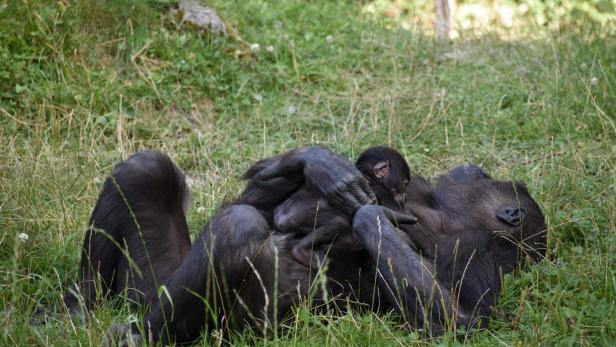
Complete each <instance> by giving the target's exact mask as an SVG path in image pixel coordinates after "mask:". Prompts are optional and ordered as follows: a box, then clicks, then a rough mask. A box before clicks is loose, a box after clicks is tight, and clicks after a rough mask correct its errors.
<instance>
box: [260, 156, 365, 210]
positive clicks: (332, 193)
mask: <svg viewBox="0 0 616 347" xmlns="http://www.w3.org/2000/svg"><path fill="white" fill-rule="evenodd" d="M302 174H303V177H304V180H305V182H306V183H308V184H309V185H311V186H313V187H315V188H316V189H318V190H319V191H320V192H321V193H323V195H324V196H325V198H326V199H327V201H328V202H329V203H331V204H332V205H333V206H334V207H336V208H337V209H339V210H341V211H343V212H344V213H347V214H349V215H351V216H352V215H353V214H354V213H355V212H356V211H357V210H358V209H359V208H360V207H362V206H363V205H366V204H370V203H375V202H376V196H375V195H374V193H373V192H372V189H371V188H370V185H369V184H368V182H367V181H366V179H365V178H364V177H363V175H362V174H361V173H360V172H359V170H357V169H356V168H355V166H353V165H352V164H351V163H350V162H349V161H348V160H347V159H346V158H344V157H342V156H340V155H338V154H336V153H334V152H332V151H330V150H329V149H326V148H323V147H309V148H303V149H298V150H294V151H291V152H288V153H286V154H283V155H280V156H278V157H275V158H272V159H271V160H270V161H269V162H268V163H267V165H265V166H264V167H263V168H262V169H261V170H260V171H259V172H258V173H256V174H255V175H254V176H253V177H252V179H253V180H254V181H255V182H267V181H268V180H272V179H276V178H279V177H283V176H284V177H288V176H295V175H302Z"/></svg>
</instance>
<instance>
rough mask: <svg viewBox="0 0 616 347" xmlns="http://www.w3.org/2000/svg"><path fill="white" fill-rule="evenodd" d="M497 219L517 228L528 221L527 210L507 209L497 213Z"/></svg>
mask: <svg viewBox="0 0 616 347" xmlns="http://www.w3.org/2000/svg"><path fill="white" fill-rule="evenodd" d="M496 218H498V219H500V220H501V221H502V222H504V223H507V224H509V225H511V226H513V227H517V226H518V225H520V224H522V223H523V222H524V220H526V209H524V208H506V209H504V210H500V211H498V212H497V213H496Z"/></svg>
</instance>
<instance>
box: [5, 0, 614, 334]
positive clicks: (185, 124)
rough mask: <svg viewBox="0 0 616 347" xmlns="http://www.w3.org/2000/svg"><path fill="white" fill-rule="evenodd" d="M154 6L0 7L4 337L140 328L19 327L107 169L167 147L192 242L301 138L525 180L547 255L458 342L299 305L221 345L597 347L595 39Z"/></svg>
mask: <svg viewBox="0 0 616 347" xmlns="http://www.w3.org/2000/svg"><path fill="white" fill-rule="evenodd" d="M168 3H169V1H164V0H151V1H137V0H131V1H125V2H120V1H86V0H78V1H70V2H69V4H70V5H69V6H68V7H65V6H63V5H61V4H62V2H51V1H39V0H36V1H23V2H22V1H19V2H18V1H9V2H6V1H5V2H0V124H1V128H0V153H1V158H0V198H1V199H0V230H1V233H0V334H1V336H2V340H3V341H4V343H3V344H6V345H20V346H21V345H32V344H35V345H59V346H63V345H66V344H67V343H68V344H70V345H91V344H94V345H96V344H98V342H99V341H100V339H101V338H102V337H103V336H104V334H105V332H106V330H107V328H108V327H109V326H110V324H112V322H124V321H126V320H127V319H131V317H134V316H131V314H133V315H134V314H137V315H138V314H139V312H134V311H132V312H131V310H130V308H129V307H127V305H126V304H123V305H119V307H118V305H109V306H105V307H103V308H101V309H100V310H98V311H96V313H95V314H94V316H93V319H92V320H90V321H89V322H88V323H87V324H79V323H72V322H71V321H70V320H69V319H68V316H67V315H65V314H58V315H57V316H56V317H55V318H54V320H53V322H51V323H50V324H48V325H46V326H38V327H31V326H29V325H28V320H29V318H30V317H31V315H32V313H33V312H34V310H35V309H37V308H39V307H43V306H47V305H51V304H52V303H54V302H57V301H58V300H59V298H60V295H61V293H62V290H63V289H64V288H66V286H68V285H69V284H70V283H72V282H73V281H74V280H75V279H76V272H77V271H76V265H77V262H78V258H79V247H80V244H81V240H82V237H83V232H84V230H85V227H86V222H87V218H88V216H89V213H90V211H91V208H92V207H93V205H94V202H95V200H96V197H97V194H98V191H99V189H100V187H101V183H102V181H103V179H104V178H105V176H106V175H107V174H108V173H109V172H110V170H111V168H112V166H113V165H114V163H116V162H117V161H118V160H120V159H122V158H125V157H126V156H127V155H129V154H130V153H132V152H134V151H136V150H139V149H142V148H155V149H160V150H163V151H165V152H167V153H169V154H170V155H171V156H172V158H173V159H174V160H175V161H176V162H177V163H178V165H179V166H180V167H181V168H182V169H183V170H185V172H186V173H187V174H188V175H189V176H190V177H191V178H193V180H194V183H193V185H192V188H191V191H192V205H191V208H190V211H189V215H188V219H189V226H190V229H191V234H192V235H193V236H194V235H195V234H196V233H197V232H198V231H199V229H200V228H201V226H202V225H203V224H204V223H205V221H206V220H207V218H208V216H210V215H211V214H212V213H213V212H214V211H215V210H216V208H217V206H219V205H220V204H221V203H222V202H223V201H224V200H226V199H231V198H233V197H235V196H237V195H238V193H239V191H240V190H241V189H242V187H243V184H242V183H241V182H240V181H239V179H238V177H239V176H240V174H241V173H242V172H243V170H245V169H246V168H247V166H248V165H249V163H251V162H253V161H255V160H257V159H259V158H263V157H264V156H268V155H272V154H275V153H280V152H282V151H284V150H287V149H291V148H295V147H300V146H308V145H314V144H322V145H326V146H329V147H331V148H332V149H334V150H336V151H338V152H340V153H343V154H345V155H348V156H349V157H352V158H354V157H355V156H356V155H357V153H359V152H360V151H362V150H363V149H365V148H366V147H368V146H370V145H376V144H385V145H390V146H393V147H396V148H398V149H399V150H401V151H402V152H403V154H404V155H405V157H406V158H407V159H408V161H409V163H410V164H411V167H412V169H413V170H414V171H415V172H416V173H419V174H423V175H427V176H433V175H435V174H436V173H439V172H443V171H445V170H446V169H448V168H450V167H452V166H453V165H455V164H458V163H462V162H469V161H471V162H475V163H479V164H481V165H483V166H484V167H485V168H487V169H488V170H489V171H490V172H492V173H493V175H494V176H496V177H497V178H500V179H521V180H524V181H525V182H526V183H527V184H528V186H529V189H530V190H531V192H532V193H533V195H534V197H535V198H536V199H537V201H538V202H539V203H540V205H541V206H542V208H543V209H544V211H545V214H546V218H547V221H548V223H549V231H550V237H549V255H550V259H549V261H544V262H543V263H541V264H540V265H537V266H534V267H532V268H530V269H529V271H527V272H526V273H523V274H522V275H521V276H520V277H507V278H506V279H505V283H506V285H505V286H504V290H503V291H504V292H503V297H502V299H501V301H500V304H499V305H498V308H497V310H496V311H495V312H494V315H493V320H492V322H491V324H490V326H489V328H488V329H487V330H484V331H478V332H475V333H474V334H472V335H469V336H465V337H462V338H461V339H458V340H457V341H456V339H455V338H454V337H453V335H452V334H449V335H446V336H445V337H444V338H442V339H437V340H433V341H426V340H422V338H421V337H420V336H419V335H417V334H415V333H414V332H412V331H409V330H408V329H406V328H404V327H402V325H401V324H400V321H399V320H398V319H397V318H396V317H395V315H375V314H370V313H360V312H355V313H349V314H346V315H344V316H342V317H340V318H333V317H331V316H327V315H326V316H319V315H317V314H312V313H309V312H307V311H306V310H300V311H298V314H297V319H296V322H295V324H294V326H293V327H289V328H288V329H283V330H282V331H281V332H280V334H279V336H278V337H276V338H273V337H270V338H267V339H261V338H256V337H254V336H253V335H252V334H251V333H250V332H246V333H244V334H243V335H238V336H234V337H233V342H234V343H237V344H246V343H254V344H268V345H269V344H276V345H277V344H281V345H287V344H289V345H291V344H292V345H324V344H326V345H383V344H384V345H408V344H413V343H417V344H423V343H436V344H443V345H454V344H457V343H458V342H462V341H467V342H472V343H474V344H479V345H485V346H493V345H497V344H505V345H521V346H524V345H553V344H556V345H575V344H582V345H614V344H616V308H615V305H616V255H615V254H616V229H615V227H614V224H615V221H616V198H615V192H616V174H615V173H616V125H615V124H616V119H615V118H616V41H615V40H614V36H610V35H607V34H605V31H602V30H598V29H596V28H593V29H589V28H580V27H571V28H569V27H567V26H564V25H563V26H558V30H551V29H550V28H551V27H550V26H547V27H538V26H534V25H533V24H532V23H531V22H529V24H528V26H527V27H525V30H523V31H520V33H519V34H518V35H517V36H514V37H513V38H511V37H508V38H507V39H503V38H502V37H501V35H498V34H497V33H493V34H487V35H484V36H481V37H465V39H464V40H458V41H456V42H454V43H444V44H437V43H435V42H434V41H433V40H432V38H430V37H429V36H427V35H424V34H422V32H421V31H420V30H415V31H405V30H401V29H399V27H398V26H397V25H395V23H394V22H391V21H385V20H380V19H377V20H374V19H371V18H368V17H366V16H364V15H361V14H360V11H361V5H360V4H359V3H357V2H342V1H339V2H334V1H325V0H322V1H317V0H315V1H293V0H285V1H272V2H263V1H257V0H243V1H239V0H238V1H222V0H216V1H211V2H210V3H211V4H212V5H213V6H214V7H215V8H216V9H217V11H218V13H219V14H220V15H221V17H223V18H224V19H225V21H226V22H227V24H228V25H229V26H230V27H231V28H233V30H234V32H235V34H234V35H232V37H230V38H226V39H225V38H218V37H210V36H207V35H202V34H199V32H198V31H196V30H194V29H193V28H188V27H186V26H182V25H180V23H178V22H177V21H176V20H174V18H172V17H171V16H168V15H166V14H165V13H166V12H167V10H166V8H167V6H168ZM329 35H331V36H332V37H333V42H328V40H326V37H327V36H329ZM509 36H512V35H509ZM251 43H259V44H260V46H261V50H260V51H259V52H258V53H251V51H250V48H249V45H250V44H251ZM268 45H272V46H274V48H275V50H274V52H273V53H268V52H267V51H266V50H265V47H266V46H268ZM198 207H204V209H199V211H201V212H198ZM203 211H204V212H203ZM20 233H27V234H28V235H29V239H28V240H27V241H25V242H22V241H19V239H18V237H17V236H18V234H20ZM216 342H217V340H216V337H210V338H206V339H203V340H202V341H201V342H200V343H201V344H208V343H213V344H216Z"/></svg>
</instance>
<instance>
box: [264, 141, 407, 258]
mask: <svg viewBox="0 0 616 347" xmlns="http://www.w3.org/2000/svg"><path fill="white" fill-rule="evenodd" d="M355 167H356V168H357V169H358V170H359V171H360V172H361V173H362V174H363V175H364V178H366V180H368V183H369V184H370V188H372V191H373V192H374V193H375V195H376V199H377V202H378V203H379V205H382V206H385V207H389V208H391V209H393V210H401V209H402V208H403V205H404V203H405V202H406V187H407V185H408V183H409V180H410V179H411V170H410V169H409V166H408V164H407V162H406V160H404V157H403V156H402V155H401V154H400V153H399V152H398V151H396V150H395V149H393V148H389V147H385V146H375V147H370V148H368V149H367V150H365V151H364V152H363V153H362V154H360V155H359V158H358V159H357V161H356V162H355ZM274 229H275V230H276V231H277V232H281V233H294V234H296V235H303V236H304V237H303V238H302V239H301V241H299V243H298V244H296V245H295V247H293V250H292V252H291V254H292V255H293V258H294V259H295V260H297V261H299V262H300V263H302V264H304V265H306V266H308V265H309V263H310V259H311V258H312V257H311V255H313V254H314V252H313V250H316V249H319V248H321V246H322V245H324V244H331V243H332V241H333V240H334V239H335V238H337V237H342V238H344V240H345V241H344V242H346V244H348V245H349V246H351V247H352V246H354V245H355V244H357V242H355V238H354V237H353V234H352V233H351V218H350V216H349V215H347V214H346V213H343V212H341V211H338V210H337V209H335V208H332V207H331V206H330V205H329V204H328V202H327V199H325V198H324V197H323V196H322V195H321V192H319V191H318V190H315V189H312V188H311V187H309V186H304V187H302V188H300V189H299V190H298V191H297V192H295V193H294V194H293V195H292V196H291V197H289V198H288V199H287V200H285V201H284V202H283V203H282V204H280V205H279V206H278V207H276V209H275V210H274ZM341 242H342V241H341V240H338V242H337V243H338V244H340V243H341Z"/></svg>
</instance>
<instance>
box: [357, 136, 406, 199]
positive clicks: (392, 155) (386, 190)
mask: <svg viewBox="0 0 616 347" xmlns="http://www.w3.org/2000/svg"><path fill="white" fill-rule="evenodd" d="M355 166H356V167H357V168H358V169H359V171H361V172H362V174H363V175H364V177H366V179H368V181H369V182H370V185H371V186H372V188H373V189H374V190H375V192H374V193H375V194H376V196H377V198H378V199H379V202H380V203H383V202H385V205H387V200H388V199H389V198H393V201H395V203H396V204H397V205H398V206H401V205H402V204H404V202H405V201H406V187H407V186H408V184H409V181H410V179H411V170H410V169H409V166H408V164H407V163H406V160H404V157H403V156H402V155H401V154H400V153H399V152H398V151H396V150H395V149H393V148H389V147H384V146H376V147H370V148H368V149H367V150H365V151H364V152H363V153H362V154H361V155H360V156H359V158H358V159H357V162H356V163H355Z"/></svg>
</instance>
